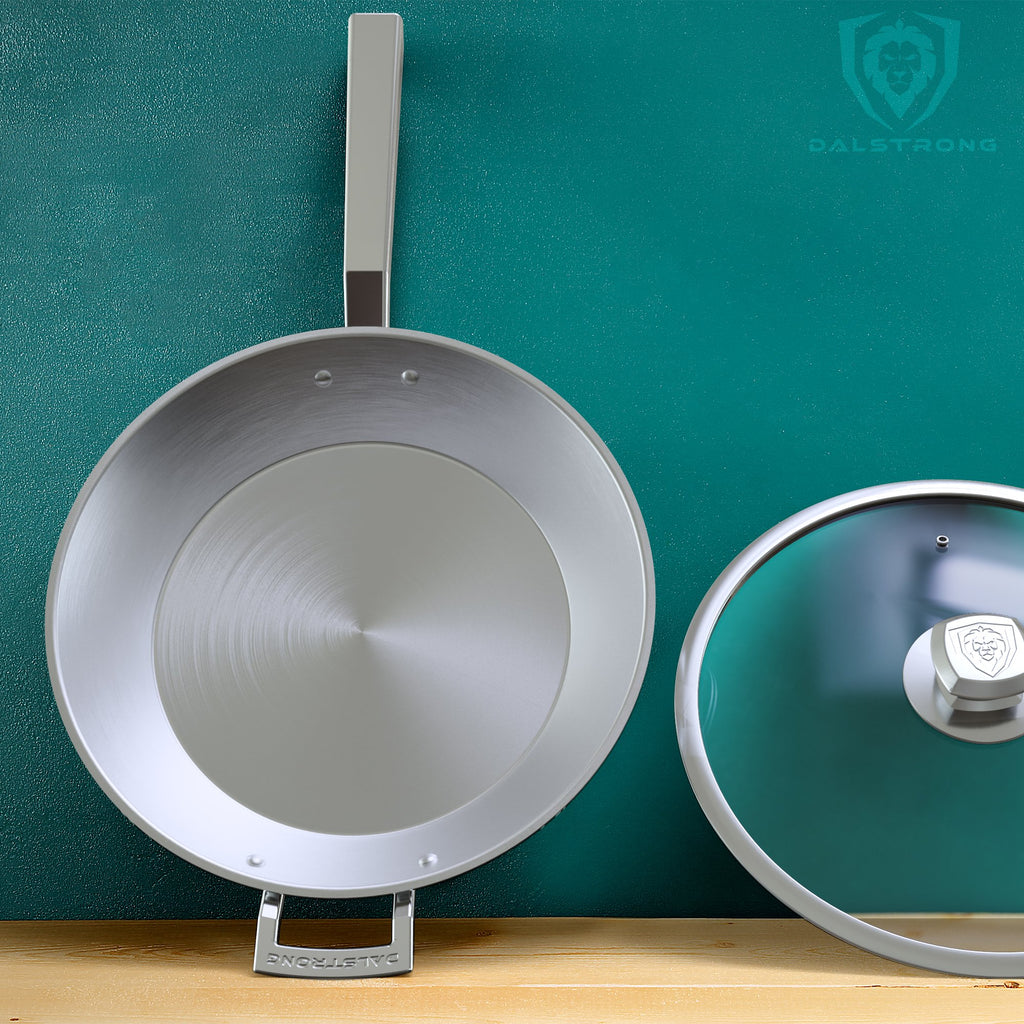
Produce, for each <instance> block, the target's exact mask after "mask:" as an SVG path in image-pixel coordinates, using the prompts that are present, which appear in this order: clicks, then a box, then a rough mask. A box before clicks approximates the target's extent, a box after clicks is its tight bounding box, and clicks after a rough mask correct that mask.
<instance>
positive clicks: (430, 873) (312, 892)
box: [45, 327, 654, 897]
mask: <svg viewBox="0 0 1024 1024" xmlns="http://www.w3.org/2000/svg"><path fill="white" fill-rule="evenodd" d="M356 338H370V339H373V338H379V339H381V340H384V339H388V338H394V339H397V340H404V341H409V342H415V343H418V344H427V345H432V346H436V347H438V348H443V349H451V350H456V351H459V352H464V353H466V354H468V355H471V356H472V357H474V358H476V359H480V360H482V361H483V362H485V363H487V364H490V365H492V366H494V367H496V368H498V369H500V370H502V371H504V372H506V373H510V374H511V375H513V376H514V377H515V378H517V379H518V380H519V381H521V382H522V383H524V384H526V385H528V386H529V387H531V388H532V389H533V390H535V391H536V392H537V393H538V394H539V395H540V396H542V397H543V398H544V399H546V400H547V401H548V402H550V403H551V405H552V406H553V407H554V408H555V409H556V410H558V412H559V413H561V415H562V416H564V417H566V418H567V419H569V420H570V421H571V422H572V424H573V425H574V426H575V428H576V429H577V430H578V431H579V432H580V433H581V434H582V435H583V437H584V438H585V439H586V441H587V442H588V443H589V445H590V446H592V447H593V449H594V450H595V452H596V454H597V455H598V457H599V458H600V460H601V461H602V462H603V463H604V466H605V467H606V469H607V471H608V472H609V474H610V475H611V477H612V480H613V481H614V485H615V487H616V489H617V491H618V494H619V496H620V498H621V501H622V502H623V504H624V505H625V508H626V510H627V512H628V517H629V521H630V524H631V530H632V536H631V543H635V545H636V549H637V555H638V560H639V562H638V564H639V565H640V566H641V571H642V574H643V599H644V603H643V608H642V609H641V621H642V632H641V635H640V637H639V638H638V643H637V644H636V645H635V648H634V646H633V645H632V640H631V647H630V650H631V651H633V650H635V659H634V661H633V670H632V674H631V678H630V679H629V680H628V686H627V685H625V684H626V680H623V686H622V687H621V706H620V708H619V711H618V714H617V716H616V717H615V718H614V720H613V721H612V722H611V725H610V726H609V727H608V728H607V730H606V732H605V733H604V735H602V736H601V737H597V738H595V742H594V743H593V744H591V748H590V749H591V750H592V753H591V754H590V756H589V759H588V760H587V761H586V763H585V764H582V765H577V768H576V773H575V780H574V782H573V784H572V785H570V786H568V787H566V788H565V789H564V790H563V791H562V792H561V793H559V794H558V795H557V796H556V797H554V798H553V799H550V800H548V801H547V802H546V803H545V805H544V806H543V807H542V808H541V810H539V811H538V812H536V813H534V814H533V816H532V817H531V819H530V820H529V821H528V822H527V823H525V824H523V825H521V826H519V827H516V828H515V829H514V830H512V831H511V832H509V833H507V834H506V838H505V839H504V840H503V841H502V842H500V843H497V844H491V845H489V846H488V848H487V849H484V850H482V851H480V852H478V853H477V854H476V855H474V856H470V857H464V858H462V859H460V860H458V861H456V862H449V863H443V864H439V865H438V866H436V867H432V866H429V865H428V866H422V865H421V867H420V870H419V872H418V873H415V874H410V876H409V877H408V878H405V879H401V880H400V881H399V883H397V884H396V881H395V879H393V878H391V879H388V880H387V881H386V882H382V883H381V884H380V885H370V886H367V885H360V886H359V887H357V888H353V889H349V888H339V887H330V888H325V887H323V886H321V885H303V884H296V883H294V882H287V881H286V882H283V883H281V882H280V880H274V879H268V878H267V877H266V876H265V875H263V874H261V873H258V872H256V873H254V872H252V871H247V870H244V869H237V870H236V869H234V868H232V867H230V866H227V865H224V864H222V863H216V862H213V861H211V860H210V859H208V858H206V857H204V856H201V855H197V854H196V853H195V852H194V851H192V850H191V849H189V848H188V847H187V846H186V845H184V844H182V843H180V842H178V841H177V839H176V838H175V837H174V836H173V835H170V834H168V832H167V831H166V830H165V829H162V828H159V827H156V826H154V825H153V824H152V823H151V822H150V821H149V820H148V818H147V817H146V815H145V814H144V813H142V812H140V811H139V810H138V809H137V808H136V807H135V806H134V805H133V804H132V803H131V802H130V801H129V800H127V799H126V798H125V797H124V796H123V794H122V793H121V791H120V788H119V787H118V785H116V784H115V782H114V781H112V780H111V778H110V777H109V775H108V773H107V771H106V769H105V768H104V764H103V758H102V756H97V755H96V753H95V752H94V751H93V749H92V747H91V746H90V744H89V742H88V741H87V739H86V737H84V736H83V734H82V731H81V728H80V726H79V724H78V718H77V715H76V710H75V702H74V701H73V700H72V699H71V698H70V697H69V695H68V693H67V692H66V689H65V685H64V680H63V677H62V672H61V665H60V657H59V638H58V637H57V635H56V634H57V625H58V623H57V621H56V606H57V601H58V596H59V592H60V588H61V584H62V578H63V569H64V565H65V560H66V556H67V552H68V548H69V545H70V544H71V541H72V538H73V536H74V534H75V530H76V527H77V525H78V522H79V520H80V518H81V515H82V511H83V509H84V508H85V506H86V504H87V502H88V501H89V498H90V495H91V494H92V493H93V491H94V490H95V488H96V486H97V485H98V483H99V481H100V480H101V479H102V478H103V476H104V474H105V473H106V472H107V470H108V468H109V466H110V465H111V463H112V462H113V460H114V459H115V458H116V456H117V455H118V453H119V452H120V451H121V450H122V449H123V448H124V447H125V446H126V445H127V444H128V443H129V442H130V440H131V439H132V437H134V435H135V434H136V432H137V431H139V430H140V429H141V428H142V427H143V426H144V425H145V424H146V423H147V422H149V421H150V420H151V419H152V418H154V417H156V416H157V415H159V413H160V412H161V411H162V410H163V409H165V408H166V407H167V406H169V405H170V404H171V403H173V402H175V401H176V400H177V399H178V398H179V397H180V396H181V395H183V394H185V393H186V392H188V391H189V390H190V389H191V388H193V387H194V386H195V385H196V384H198V383H200V382H202V381H204V380H206V379H207V378H209V377H211V376H213V375H215V374H217V373H219V372H221V371H223V370H224V369H227V368H229V367H231V366H233V365H235V364H237V363H240V362H243V361H245V360H247V359H249V358H251V357H253V356H256V355H259V354H261V353H265V352H269V351H272V350H275V349H285V348H288V347H289V346H294V345H301V344H304V343H307V342H316V341H329V340H335V339H356ZM45 630H46V648H47V661H48V665H49V670H50V677H51V680H52V683H53V689H54V694H55V699H56V703H57V705H58V709H59V711H60V714H61V717H62V720H63V722H64V725H65V728H66V730H67V732H68V734H69V737H70V738H71V740H72V742H73V744H74V746H75V748H76V750H77V752H78V754H79V757H80V758H81V759H82V761H83V763H84V765H85V766H86V768H87V769H88V770H89V772H90V774H91V775H92V776H93V778H94V779H95V780H96V781H97V783H98V784H99V785H100V787H101V789H102V790H103V791H104V792H105V793H106V795H107V796H108V797H109V798H110V799H111V800H112V801H113V803H114V804H115V805H116V806H117V807H118V808H119V809H120V810H121V811H122V813H124V814H125V816H126V817H127V818H128V819H129V820H130V821H132V822H133V823H134V824H135V825H136V826H138V827H139V828H140V829H141V830H142V831H143V832H145V833H146V834H147V835H149V836H150V837H151V838H153V839H155V840H156V841H157V842H159V843H160V844H161V845H163V846H164V847H166V848H167V849H169V850H171V851H172V852H174V853H176V854H177V855H178V856H180V857H182V858H183V859H184V860H186V861H189V862H190V863H193V864H196V865H197V866H199V867H202V868H204V869H206V870H209V871H211V872H212V873H214V874H217V875H218V876H220V877H224V878H228V879H230V880H232V881H236V882H239V883H241V884H244V885H249V886H252V887H255V888H276V889H279V890H280V891H283V892H286V893H291V894H297V895H306V896H323V897H339V896H342V897H344V896H370V895H379V894H385V893H389V892H392V891H394V890H395V889H396V888H406V887H418V886H421V885H426V884H431V883H433V882H437V881H441V880H443V879H445V878H449V877H453V876H455V875H458V874H461V873H463V872H465V871H467V870H469V869H471V868H473V867H476V866H478V865H479V864H483V863H485V862H486V861H488V860H490V859H492V858H494V857H496V856H498V855H500V854H501V853H504V852H506V851H507V850H508V849H510V848H511V847H513V846H515V845H516V844H518V843H519V842H521V841H522V840H523V839H525V838H526V837H527V836H529V835H531V834H532V833H533V832H535V831H536V830H537V829H539V828H540V827H541V826H542V825H544V824H545V823H546V822H547V821H549V820H550V819H551V818H552V817H554V815H556V814H557V813H558V812H559V811H560V810H561V809H562V808H563V807H564V806H565V805H566V804H568V803H569V801H570V800H572V799H573V797H575V796H576V795H577V793H578V792H579V791H580V790H581V789H582V788H583V787H584V786H585V784H586V783H587V782H588V781H589V779H590V778H591V777H592V775H593V773H594V772H595V771H596V770H597V768H598V767H599V766H600V764H601V763H602V762H603V761H604V759H605V757H606V756H607V754H608V753H609V751H610V750H611V748H612V746H613V745H614V743H615V741H616V740H617V738H618V736H619V735H620V733H621V732H622V729H623V728H624V726H625V724H626V721H627V720H628V718H629V715H630V713H631V711H632V708H633V706H634V704H635V702H636V699H637V696H638V694H639V690H640V687H641V684H642V681H643V676H644V672H645V670H646V666H647V663H648V659H649V655H650V649H651V644H652V639H653V630H654V574H653V558H652V553H651V547H650V541H649V538H648V535H647V531H646V527H645V525H644V522H643V518H642V515H641V513H640V509H639V505H638V503H637V501H636V498H635V496H634V494H633V492H632V490H631V488H630V486H629V484H628V482H627V480H626V478H625V475H624V473H623V472H622V470H621V468H620V467H619V466H618V463H617V462H616V461H615V459H614V457H613V456H612V455H611V453H610V451H609V450H608V448H607V446H606V445H605V444H604V442H603V441H602V440H601V439H600V437H599V436H598V435H597V433H596V431H594V429H593V428H592V427H591V426H590V425H589V424H588V423H587V422H586V420H584V419H583V417H582V416H581V415H580V414H579V413H578V412H577V411H576V410H575V409H574V408H573V407H572V406H571V405H569V403H567V402H566V401H565V400H564V399H562V398H561V397H560V396H559V395H558V394H557V393H556V392H554V391H553V390H552V389H551V388H550V387H548V386H547V385H545V384H544V383H543V382H541V381H539V380H538V379H536V378H535V377H533V376H532V375H530V374H529V373H527V372H526V371H524V370H522V369H520V368H519V367H518V366H516V365H515V364H513V363H510V362H509V361H507V360H505V359H503V358H501V357H500V356H497V355H494V354H493V353H491V352H488V351H486V350H484V349H480V348H477V347H475V346H472V345H468V344H466V343H464V342H459V341H455V340H453V339H450V338H445V337H442V336H440V335H434V334H427V333H424V332H420V331H411V330H402V329H393V328H373V327H357V328H327V329H320V330H314V331H305V332H300V333H296V334H291V335H286V336H283V337H281V338H278V339H274V340H271V341H266V342H261V343H259V344H257V345H254V346H251V347H249V348H246V349H242V350H240V351H237V352H234V353H231V354H229V355H228V356H225V357H224V358H222V359H220V360H217V361H215V362H213V363H211V364H209V365H208V366H206V367H204V368H202V369H200V370H199V371H197V372H196V373H194V374H192V375H190V376H189V377H187V378H186V379H184V380H183V381H181V382H180V383H178V384H177V385H175V386H174V387H172V388H171V389H169V390H168V391H166V392H165V393H164V394H162V395H161V396H159V397H158V398H157V399H156V400H155V401H154V402H152V403H151V404H150V405H149V406H147V407H146V408H145V409H144V410H143V411H142V412H141V413H140V414H139V415H137V416H136V417H135V418H134V419H133V420H132V421H131V422H130V423H129V424H128V426H127V427H126V428H125V429H124V430H123V431H122V432H121V433H120V434H119V435H118V437H117V438H116V439H115V440H114V441H113V443H112V444H111V445H110V446H109V447H108V448H107V450H106V451H105V452H104V454H103V456H102V457H101V458H100V460H99V461H98V462H97V464H96V465H95V467H94V468H93V469H92V471H91V472H90V474H89V476H88V477H87V479H86V481H85V482H84V484H83V485H82V487H81V489H80V490H79V492H78V494H77V496H76V498H75V501H74V503H73V505H72V507H71V510H70V511H69V514H68V516H67V520H66V522H65V524H64V527H63V529H62V531H61V535H60V539H59V541H58V544H57V547H56V550H55V554H54V558H53V562H52V565H51V570H50V576H49V582H48V587H47V598H46V625H45ZM556 703H557V702H556ZM545 727H546V726H545ZM518 768H519V762H518V761H517V762H516V763H515V764H514V765H513V766H512V768H511V769H510V774H512V773H515V772H516V771H517V770H518ZM493 788H494V787H492V789H493ZM487 792H489V791H488V790H485V791H484V792H482V793H480V794H478V795H477V796H476V797H474V798H473V799H472V800H470V801H469V802H468V803H467V804H466V805H464V807H469V806H471V805H473V804H475V803H477V802H478V801H480V800H481V799H482V798H483V797H484V795H485V794H486V793H487ZM461 810H463V808H459V809H457V810H456V811H453V812H451V814H447V815H442V816H441V817H440V818H437V819H434V822H442V821H444V820H445V819H446V818H450V817H451V816H452V815H454V814H458V813H459V812H460V811H461ZM434 822H428V823H427V825H431V824H434ZM418 827H419V826H417V827H410V828H407V829H399V830H397V831H396V832H393V833H388V834H387V835H391V836H394V835H401V834H405V833H409V832H415V831H416V830H417V828H418ZM292 831H293V832H295V833H296V834H298V835H309V833H305V832H304V831H303V830H301V829H292Z"/></svg>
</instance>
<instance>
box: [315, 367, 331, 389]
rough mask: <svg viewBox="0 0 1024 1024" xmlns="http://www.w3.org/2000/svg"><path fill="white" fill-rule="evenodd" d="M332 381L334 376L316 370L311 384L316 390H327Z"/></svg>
mask: <svg viewBox="0 0 1024 1024" xmlns="http://www.w3.org/2000/svg"><path fill="white" fill-rule="evenodd" d="M333 381H334V375H333V374H332V373H331V371H330V370H317V371H316V373H314V374H313V382H314V383H315V384H316V386H317V387H318V388H329V387H330V386H331V384H332V382H333Z"/></svg>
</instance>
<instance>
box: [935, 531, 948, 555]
mask: <svg viewBox="0 0 1024 1024" xmlns="http://www.w3.org/2000/svg"><path fill="white" fill-rule="evenodd" d="M935 547H936V550H938V551H945V550H946V549H947V548H948V547H949V538H948V537H947V536H946V535H945V534H944V533H940V534H939V535H938V537H936V538H935Z"/></svg>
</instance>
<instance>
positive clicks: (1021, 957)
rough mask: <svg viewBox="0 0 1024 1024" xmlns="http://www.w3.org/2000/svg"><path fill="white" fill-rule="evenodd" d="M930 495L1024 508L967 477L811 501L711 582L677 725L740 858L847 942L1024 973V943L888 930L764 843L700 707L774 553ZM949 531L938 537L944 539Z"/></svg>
mask: <svg viewBox="0 0 1024 1024" xmlns="http://www.w3.org/2000/svg"><path fill="white" fill-rule="evenodd" d="M927 499H938V500H942V499H954V500H956V499H965V500H975V501H979V502H982V503H987V504H991V505H997V506H1003V507H1007V508H1011V509H1016V510H1020V511H1024V490H1021V489H1019V488H1016V487H1009V486H1002V485H997V484H988V483H977V482H971V481H960V480H922V481H912V482H902V483H893V484H883V485H879V486H876V487H868V488H864V489H862V490H858V491H853V492H850V493H848V494H844V495H840V496H838V497H835V498H832V499H829V500H827V501H823V502H820V503H819V504H816V505H813V506H811V507H810V508H807V509H804V510H803V511H801V512H798V513H797V514H795V515H793V516H791V517H789V518H788V519H786V520H784V521H783V522H781V523H779V524H778V525H777V526H775V527H773V528H772V529H771V530H769V531H767V532H766V533H764V534H763V535H762V536H761V537H759V538H758V539H757V540H756V541H754V542H753V543H752V544H751V545H749V547H747V548H746V549H745V550H744V551H742V552H741V553H740V554H739V555H738V556H737V557H736V558H735V559H734V560H733V561H732V562H731V563H730V564H729V565H728V567H727V568H726V569H725V570H724V571H723V572H722V574H721V575H720V576H719V577H718V579H717V580H716V581H715V582H714V584H713V585H712V586H711V588H710V589H709V590H708V592H707V594H706V595H705V597H704V600H703V601H702V602H701V604H700V606H699V607H698V609H697V612H696V614H695V616H694V618H693V620H692V622H691V624H690V628H689V630H688V631H687V634H686V638H685V640H684V642H683V648H682V652H681V655H680V659H679V665H678V670H677V673H676V692H675V715H676V730H677V735H678V740H679V748H680V752H681V754H682V759H683V764H684V766H685V769H686V773H687V776H688V778H689V781H690V784H691V786H692V788H693V791H694V793H695V795H696V797H697V800H698V802H699V803H700V806H701V808H702V810H703V811H704V814H705V815H706V816H707V818H708V820H709V822H710V823H711V825H712V827H713V828H714V829H715V831H716V832H717V833H718V835H719V837H720V838H721V839H722V841H723V842H724V843H725V844H726V846H727V847H728V848H729V850H730V851H731V852H732V854H733V855H734V856H735V857H736V859H737V860H738V861H739V862H740V863H741V864H742V865H743V866H744V867H745V868H746V869H747V871H749V872H750V874H751V875H752V876H753V877H754V878H755V879H756V880H757V881H758V882H760V883H761V885H763V886H764V887H765V888H766V889H767V890H768V891H769V892H771V893H772V894H773V895H774V896H775V897H777V898H778V899H779V900H781V901H782V902H783V903H785V904H786V905H787V906H788V907H790V908H791V909H792V910H794V911H796V912H797V913H798V914H800V915H801V916H802V917H804V918H806V919H807V920H808V921H809V922H811V923H812V924H814V925H816V926H817V927H819V928H821V929H823V930H824V931H826V932H828V933H830V934H832V935H834V936H836V937H837V938H840V939H842V940H844V941H846V942H849V943H852V944H853V945H855V946H859V947H861V948H862V949H865V950H868V951H869V952H872V953H877V954H879V955H881V956H884V957H887V958H889V959H891V960H896V961H899V962H901V963H905V964H909V965H912V966H916V967H925V968H928V969H931V970H936V971H943V972H946V973H949V974H961V975H968V976H975V977H992V978H999V977H1002V978H1005V977H1017V976H1020V975H1021V974H1024V951H1021V952H1001V951H999V952H995V951H984V950H974V949H961V948H953V947H951V946H942V945H935V944H933V943H930V942H924V941H921V940H918V939H913V938H908V937H906V936H903V935H898V934H895V933H893V932H890V931H887V930H885V929H884V928H880V927H877V926H876V925H873V924H871V923H869V922H868V921H865V920H862V919H861V918H859V917H856V916H854V915H852V914H849V913H846V912H845V911H843V910H840V909H839V908H838V907H836V906H834V905H833V904H831V903H829V902H827V901H826V900H824V899H821V898H820V897H819V896H817V895H816V894H815V893H814V892H812V891H811V890H809V889H808V888H806V887H805V886H803V885H802V884H801V883H800V882H798V881H797V880H796V879H795V878H793V877H792V876H791V875H789V874H788V873H787V872H786V871H785V870H784V869H783V868H782V867H780V866H779V864H778V863H776V862H775V861H774V860H772V858H771V857H769V856H768V855H767V854H766V853H765V852H764V850H762V849H761V847H760V846H759V845H758V844H757V842H756V841H755V840H754V838H753V837H752V836H751V835H750V833H749V832H748V831H747V830H746V828H745V827H744V826H743V824H742V823H741V822H740V820H739V818H738V817H737V816H736V814H735V813H734V812H733V810H732V808H731V807H730V805H729V803H728V801H727V800H726V798H725V795H724V794H723V792H722V789H721V788H720V786H719V784H718V781H717V779H716V777H715V774H714V771H713V770H712V767H711V764H710V760H709V758H708V753H707V750H706V747H705V742H704V737H703V734H702V731H701V723H700V714H699V710H698V695H699V694H698V691H699V683H700V674H701V668H702V664H703V660H704V656H705V653H706V651H707V648H708V644H709V641H710V639H711V635H712V633H713V632H714V629H715V626H716V624H717V623H718V621H719V619H720V617H721V615H722V613H723V611H724V610H725V607H726V605H727V604H728V603H729V601H730V600H731V599H732V598H733V596H734V595H735V594H736V593H737V591H738V590H739V588H740V587H741V586H742V585H743V584H744V583H745V582H746V581H747V580H748V579H749V578H750V577H751V576H752V575H753V573H754V572H755V571H756V570H757V569H758V568H759V567H760V566H761V565H763V564H764V563H765V562H766V561H767V560H768V559H769V558H770V557H771V556H773V555H774V554H776V553H777V552H779V551H781V550H782V549H783V548H785V547H787V546H788V545H790V544H792V543H793V542H794V541H796V540H798V539H799V538H800V537H802V536H804V535H806V534H808V533H810V532H811V531H813V530H815V529H817V528H818V527H820V526H823V525H825V524H826V523H830V522H833V521H835V520H837V519H840V518H843V517H845V516H848V515H851V514H853V513H857V512H862V511H866V510H869V509H872V508H875V507H878V506H882V505H891V504H894V503H899V502H910V501H915V500H927ZM944 539H945V538H939V542H940V546H941V541H942V540H944Z"/></svg>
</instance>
